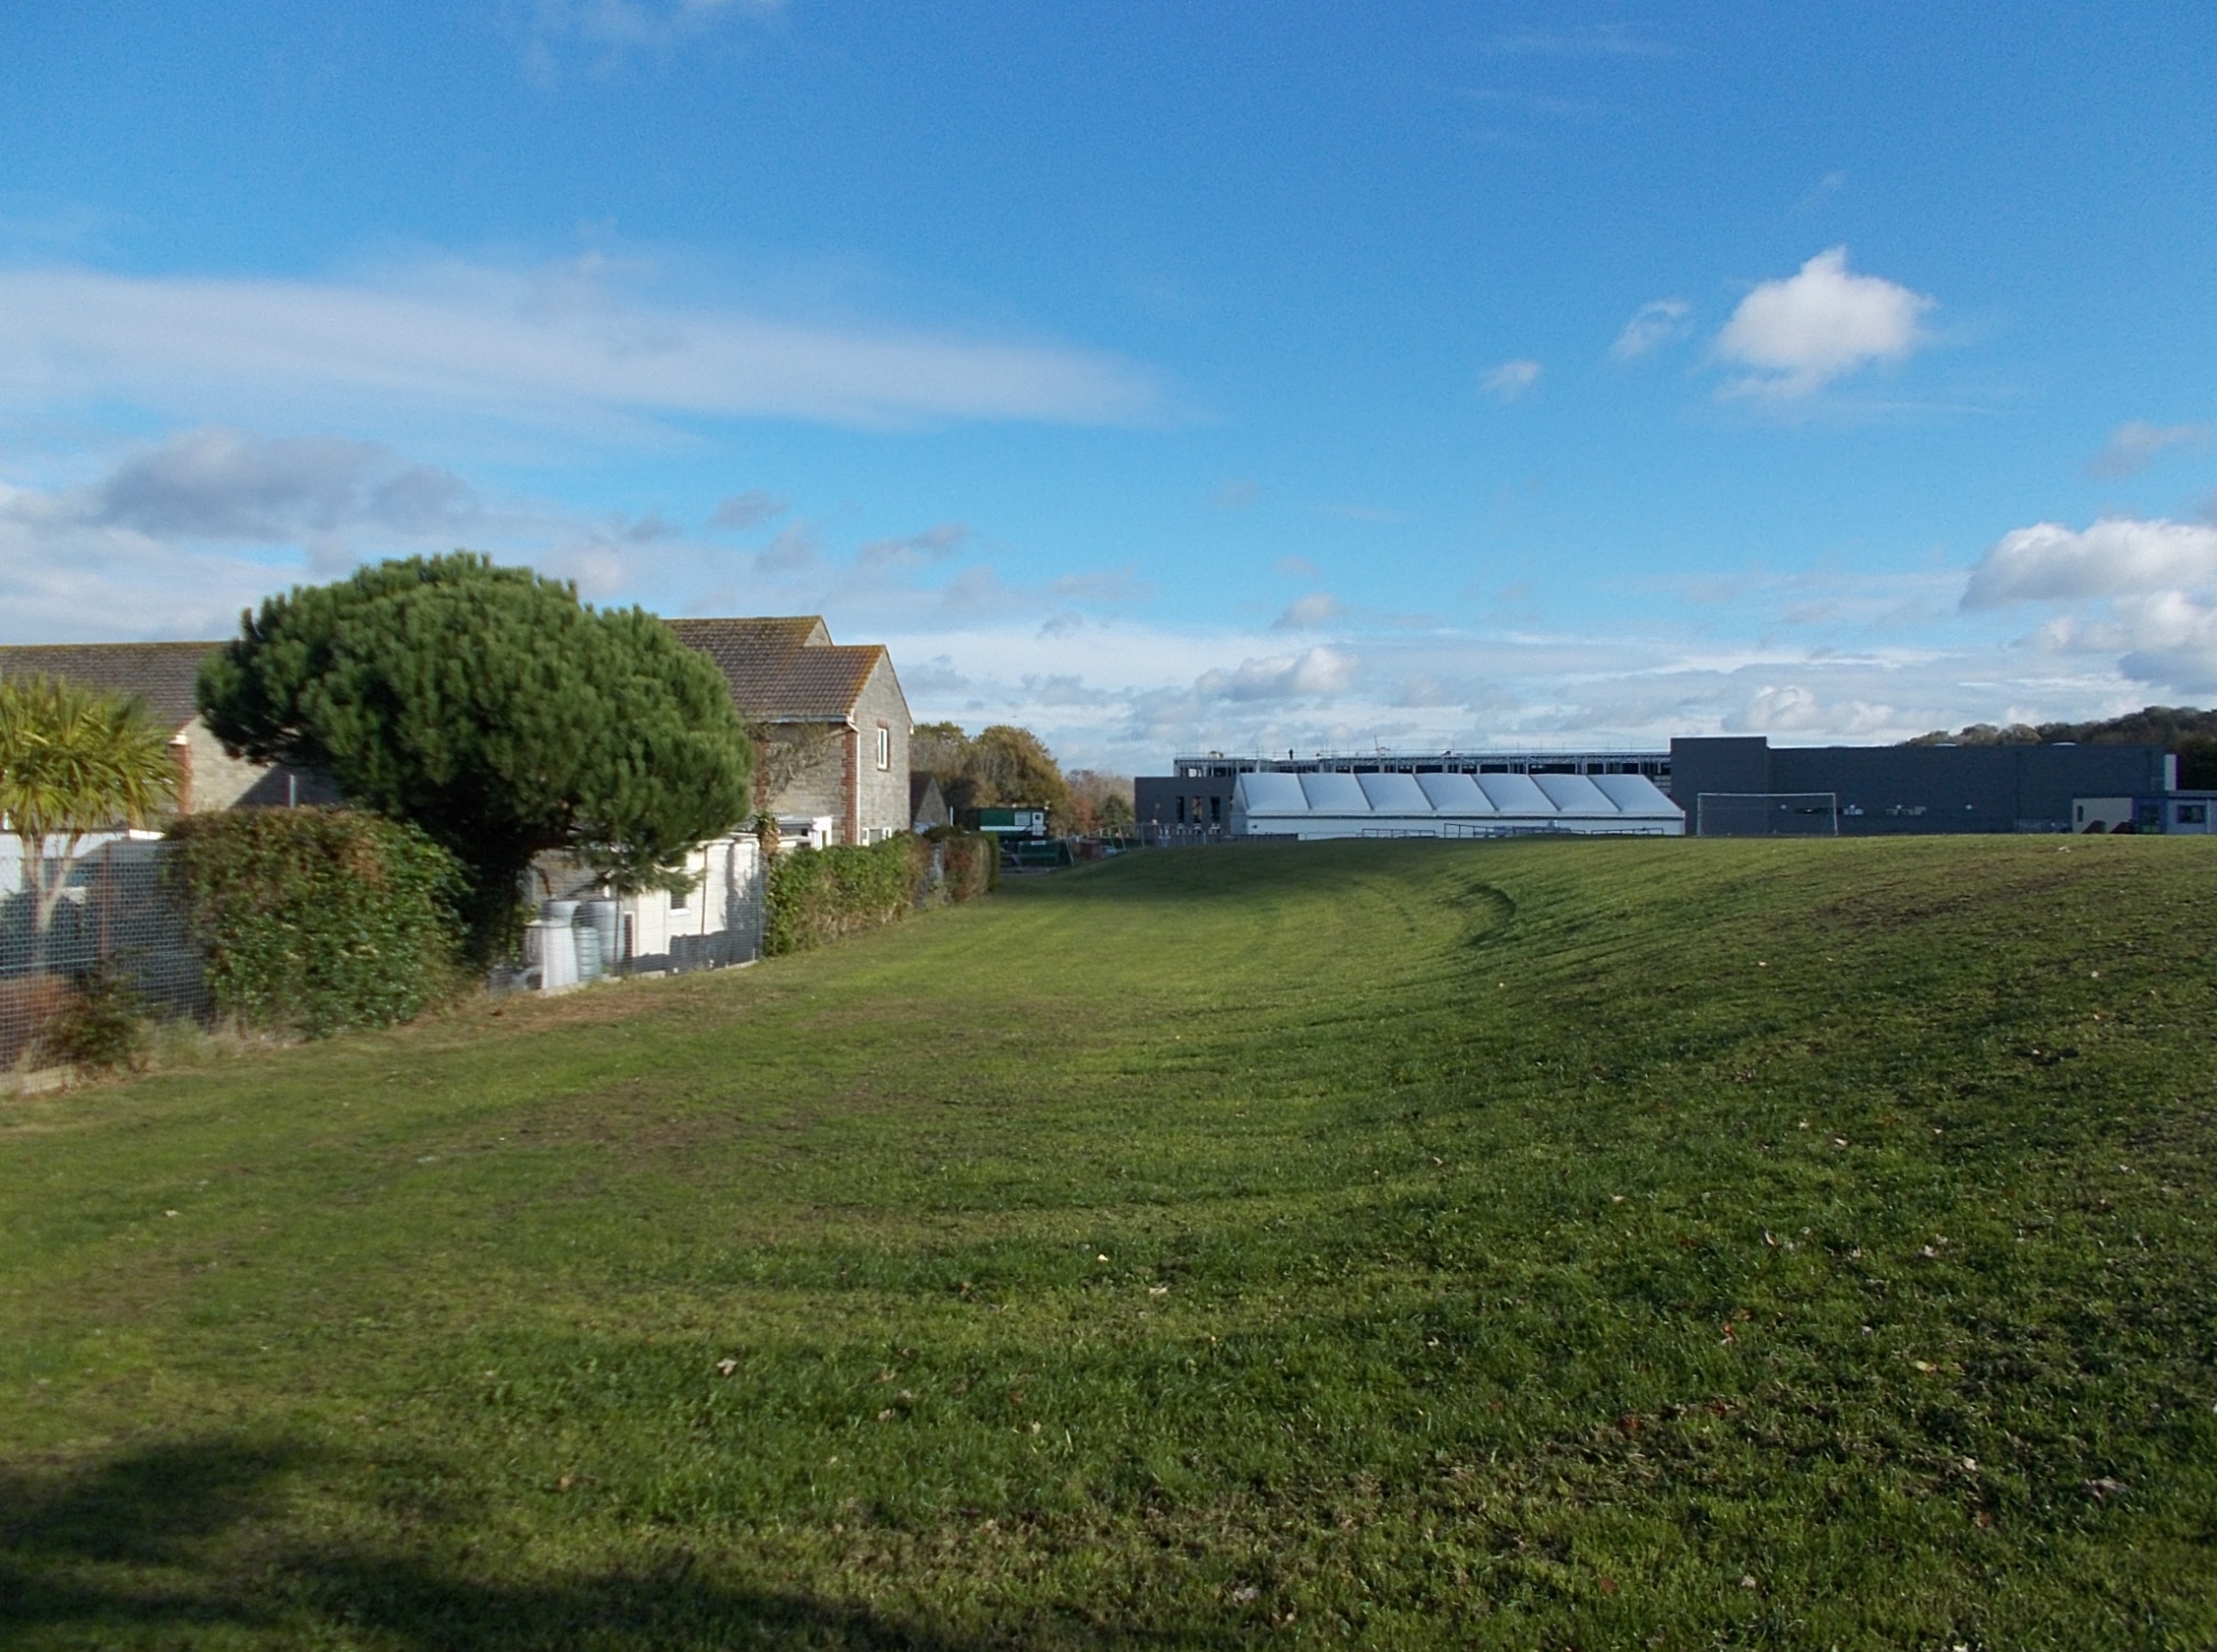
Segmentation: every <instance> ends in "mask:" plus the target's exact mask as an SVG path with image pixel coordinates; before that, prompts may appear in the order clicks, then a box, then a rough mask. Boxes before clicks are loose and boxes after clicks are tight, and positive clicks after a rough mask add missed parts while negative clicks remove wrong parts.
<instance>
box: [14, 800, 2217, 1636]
mask: <svg viewBox="0 0 2217 1652" xmlns="http://www.w3.org/2000/svg"><path fill="white" fill-rule="evenodd" d="M2212 847H2213V846H2210V845H2207V844H2203V843H2198V842H2195V841H2192V840H2162V839H2141V840H2118V841H2115V842H2110V841H2093V840H2083V839H2082V840H2078V841H2075V842H2073V843H2071V844H2069V845H2068V846H2067V849H2066V848H2065V847H2064V846H2063V845H2060V844H2059V843H2057V842H2056V841H2055V840H2045V841H2029V842H2012V841H2006V840H2004V841H1965V842H1947V841H1925V842H1903V843H1883V842H1850V843H1837V844H1819V845H1812V844H1805V843H1801V844H1791V845H1749V844H1692V843H1674V844H1664V843H1630V842H1623V843H1596V844H1522V845H1510V846H1473V847H1469V848H1461V847H1448V846H1440V845H1430V844H1346V845H1337V846H1311V847H1308V848H1303V849H1299V850H1295V849H1281V848H1259V849H1253V850H1239V851H1226V852H1195V853H1189V854H1174V855H1162V856H1157V857H1152V858H1135V859H1133V860H1129V861H1125V862H1122V863H1117V864H1112V865H1109V866H1107V867H1104V868H1101V869H1099V870H1096V871H1089V872H1086V873H1081V874H1075V875H1072V876H1069V877H1065V878H1061V879H1057V880H1053V881H1050V882H1046V883H1041V884H1033V885H1029V886H1026V887H1023V888H1020V889H1015V890H1011V891H1009V892H1007V893H1006V894H1004V895H1003V896H1001V897H998V898H996V899H995V900H993V901H992V902H989V903H984V904H982V905H981V906H979V907H976V908H972V909H966V910H962V911H958V912H954V913H949V914H944V915H940V916H936V917H934V918H932V919H930V920H929V921H923V922H919V923H917V924H914V925H910V926H908V927H907V928H905V929H903V930H900V931H897V932H893V933H889V934H885V935H882V936H878V937H873V938H870V939H868V940H865V941H862V942H858V943H853V944H850V945H848V946H845V947H842V948H839V949H837V950H835V951H832V952H829V953H824V954H818V955H814V956H810V957H805V958H800V959H793V960H787V961H783V962H779V963H775V964H772V965H767V966H764V967H762V968H760V969H757V970H753V971H749V972H745V973H743V974H738V975H730V976H723V977H715V978H694V979H691V980H687V981H683V982H677V983H668V984H663V985H653V986H634V987H624V988H617V989H612V990H606V991H600V992H596V993H591V994H586V995H583V996H581V997H577V998H572V999H568V1000H563V1001H560V1002H557V1003H553V1004H546V1005H537V1004H534V1005H518V1006H516V1007H514V1008H512V1009H510V1010H509V1011H508V1012H507V1013H506V1014H505V1015H502V1016H499V1017H498V1018H495V1017H493V1016H492V1015H490V1014H489V1013H487V1012H485V1011H482V1010H479V1011H475V1012H473V1013H472V1014H471V1015H469V1016H466V1017H462V1018H458V1019H455V1020H451V1021H447V1022H444V1023H441V1024H438V1025H432V1026H426V1027H420V1028H417V1029H413V1030H410V1031H406V1032H401V1033H397V1034H393V1035H390V1036H384V1037H376V1038H364V1039H357V1040H351V1041H347V1042H343V1043H338V1044H333V1045H329V1046H324V1047H320V1048H310V1049H302V1050H297V1051H293V1052H289V1053H285V1054H282V1055H278V1056H275V1057H272V1058H268V1059H260V1060H254V1061H247V1062H238V1063H233V1064H230V1065H227V1066H224V1067H222V1068H221V1069H214V1070H209V1071H206V1072H202V1073H198V1074H185V1075H179V1076H174V1077H168V1078H162V1079H158V1080H151V1081H146V1082H142V1083H139V1084H136V1085H133V1086H129V1087H117V1088H111V1089H106V1090H101V1091H95V1092H91V1093H87V1094H84V1095H80V1096H75V1097H69V1098H64V1099H59V1100H40V1101H34V1102H19V1103H15V1104H10V1105H7V1106H6V1110H5V1111H4V1112H0V1224H4V1232H5V1235H6V1252H5V1262H4V1269H0V1324H4V1325H5V1326H6V1327H7V1331H8V1334H7V1335H6V1337H5V1338H4V1347H0V1442H4V1443H0V1473H4V1474H5V1475H6V1476H7V1478H6V1479H5V1481H0V1511H4V1512H0V1525H4V1528H5V1531H4V1537H0V1641H5V1642H6V1643H7V1644H11V1645H13V1644H22V1645H36V1646H45V1645H56V1646H59V1645H103V1646H105V1645H149V1646H152V1645H161V1646H173V1645H182V1644H191V1645H207V1646H276V1645H294V1644H317V1645H329V1646H379V1647H416V1646H421V1647H432V1646H456V1645H473V1646H483V1647H489V1648H502V1649H506V1648H520V1647H524V1646H539V1645H564V1646H568V1645H602V1644H604V1645H608V1646H619V1645H620V1646H638V1645H671V1646H677V1645H684V1646H695V1645H697V1646H710V1645H718V1646H721V1645H732V1644H753V1643H756V1642H758V1641H759V1642H761V1643H769V1644H779V1645H789V1644H795V1645H796V1644H825V1645H873V1646H875V1645H886V1646H890V1645H912V1644H913V1645H918V1646H933V1647H938V1646H945V1647H954V1646H972V1645H980V1644H1000V1643H1003V1642H1015V1643H1020V1644H1037V1645H1060V1644H1071V1645H1097V1644H1110V1643H1116V1642H1119V1641H1124V1640H1146V1641H1148V1642H1149V1643H1150V1644H1175V1645H1187V1644H1191V1645H1217V1644H1224V1645H1230V1644H1235V1643H1240V1642H1243V1641H1244V1640H1245V1639H1247V1638H1249V1637H1251V1636H1253V1635H1255V1634H1257V1633H1261V1632H1274V1633H1275V1634H1277V1635H1278V1636H1279V1637H1281V1638H1283V1639H1285V1640H1287V1641H1289V1642H1290V1641H1295V1640H1299V1639H1302V1638H1307V1637H1311V1636H1313V1637H1315V1638H1319V1639H1331V1640H1335V1641H1337V1640H1341V1639H1343V1638H1344V1637H1345V1636H1346V1635H1347V1634H1348V1633H1350V1632H1352V1633H1353V1634H1354V1635H1355V1636H1356V1637H1357V1638H1360V1639H1366V1640H1368V1641H1371V1642H1373V1643H1376V1644H1394V1645H1415V1644H1423V1643H1425V1642H1427V1641H1436V1642H1439V1643H1448V1644H1482V1645H1491V1644H1498V1645H1503V1646H1529V1645H1548V1646H1559V1645H1564V1644H1574V1645H1576V1646H1579V1647H1587V1648H1591V1647H1598V1646H1612V1645H1660V1646H1671V1647H1694V1646H1711V1645H1719V1644H1749V1645H1753V1644H1762V1645H1797V1646H1799V1645H1805V1646H1811V1647H1816V1646H1842V1647H1862V1646H1869V1647H1880V1646H1883V1647H1900V1646H1913V1645H1916V1646H1934V1647H1943V1646H1944V1647H1953V1646H1958V1645H1965V1646H1973V1647H1990V1646H1991V1647H2002V1646H2006V1647H2011V1648H2027V1647H2046V1646H2055V1647H2085V1646H2095V1645H2101V1646H2105V1647H2125V1646H2150V1647H2153V1646H2201V1645H2208V1644H2212V1643H2217V1567H2213V1566H2212V1564H2211V1547H2212V1546H2211V1539H2212V1535H2213V1528H2217V1413H2213V1409H2212V1407H2213V1404H2217V1368H2213V1365H2212V1358H2213V1356H2212V1350H2213V1347H2217V1226H2213V1221H2217V1210H2213V1208H2212V1176H2211V1169H2212V1167H2211V1149H2212V1146H2213V1144H2217V1103H2213V1100H2212V1094H2211V1086H2210V1077H2211V1071H2212V1068H2211V1050H2212V1038H2211V1029H2212V1025H2213V1023H2212V1017H2211V1012H2212V1008H2213V1007H2217V969H2213V967H2212V964H2211V961H2210V959H2209V957H2208V954H2207V949H2206V948H2207V936H2208V927H2209V920H2208V915H2209V913H2210V912H2211V911H2212V910H2213V908H2217V899H2213V897H2217V854H2212V853H2211V850H2212ZM2097 972H2098V973H2097ZM169 1213H173V1214H169ZM720 1362H728V1365H726V1366H722V1367H720V1365H719V1363H720ZM727 1370H728V1374H726V1371H727Z"/></svg>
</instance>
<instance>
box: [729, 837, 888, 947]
mask: <svg viewBox="0 0 2217 1652" xmlns="http://www.w3.org/2000/svg"><path fill="white" fill-rule="evenodd" d="M913 841H914V840H912V839H910V838H906V837H899V838H888V839H886V840H885V841H884V842H883V843H875V844H869V845H866V846H855V845H838V846H835V847H833V848H830V849H795V850H789V851H787V852H786V853H785V854H783V855H780V856H779V857H778V858H776V859H774V860H772V861H771V862H770V868H769V875H768V887H767V889H766V891H765V893H766V895H767V898H768V899H767V904H768V908H769V910H768V913H767V914H766V915H765V919H764V922H763V932H762V950H763V951H764V952H765V953H766V954H768V955H770V956H772V957H777V956H779V955H781V954H783V953H788V952H800V951H803V950H805V949H806V948H808V947H811V946H821V945H822V944H823V943H824V942H825V941H828V940H836V939H838V938H839V937H840V936H841V935H849V934H853V933H855V931H856V930H857V929H871V928H875V927H876V926H877V925H878V924H880V923H892V922H895V921H899V920H900V919H903V918H906V917H907V916H908V914H909V910H910V908H911V907H912V906H913V905H914V904H915V898H916V882H917V879H916V859H915V853H914V850H913V849H912V848H911V845H912V843H913Z"/></svg>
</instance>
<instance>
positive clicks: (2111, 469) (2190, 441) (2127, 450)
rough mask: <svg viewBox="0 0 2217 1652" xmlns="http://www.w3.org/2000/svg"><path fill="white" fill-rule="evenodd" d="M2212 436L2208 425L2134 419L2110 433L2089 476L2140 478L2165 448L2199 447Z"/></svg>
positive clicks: (2090, 464) (2089, 465) (2088, 468)
mask: <svg viewBox="0 0 2217 1652" xmlns="http://www.w3.org/2000/svg"><path fill="white" fill-rule="evenodd" d="M2210 435H2211V430H2210V427H2209V426H2208V425H2206V424H2150V423H2148V422H2147V421H2146V420H2145V419H2138V418H2135V419H2131V420H2129V421H2127V422H2125V423H2123V424H2120V425H2119V426H2118V427H2117V428H2116V429H2115V430H2113V431H2112V432H2110V439H2109V440H2108V441H2106V442H2104V443H2103V444H2102V451H2101V452H2099V453H2097V454H2096V455H2094V457H2093V458H2092V459H2090V460H2088V461H2087V462H2086V474H2087V475H2088V476H2090V477H2134V476H2138V475H2139V474H2140V473H2141V472H2142V471H2144V470H2146V469H2147V468H2148V466H2149V465H2151V464H2152V463H2154V461H2155V459H2156V457H2157V456H2158V455H2160V454H2161V453H2162V452H2163V451H2164V449H2166V448H2173V447H2199V446H2201V445H2202V444H2203V443H2205V442H2207V441H2208V440H2209V438H2210Z"/></svg>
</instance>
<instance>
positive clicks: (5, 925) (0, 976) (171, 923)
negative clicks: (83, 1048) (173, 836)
mask: <svg viewBox="0 0 2217 1652" xmlns="http://www.w3.org/2000/svg"><path fill="white" fill-rule="evenodd" d="M62 847H63V846H62V845H61V844H60V843H58V842H50V843H48V844H47V845H45V846H44V848H45V849H46V851H47V853H45V854H44V855H43V856H41V857H39V858H38V859H37V860H36V861H35V862H34V863H32V862H27V860H26V858H25V854H24V846H23V844H22V842H21V840H19V839H16V838H13V837H7V838H0V1074H5V1073H21V1072H24V1071H28V1070H32V1069H36V1068H40V1067H47V1066H55V1065H60V1064H62V1063H63V1062H64V1061H66V1060H67V1059H68V1058H69V1056H68V1038H69V1030H70V1028H71V1027H72V1026H73V1025H74V1024H75V1023H76V1021H77V1020H78V1019H79V1018H80V1017H81V1016H82V1015H83V1014H84V1013H85V1012H86V1010H87V1008H88V1006H89V1005H92V1004H95V1003H97V1004H100V1005H103V1006H107V1007H108V1008H110V1009H111V1010H112V1009H113V1008H114V1007H116V1006H118V1005H119V1004H120V1005H122V1006H125V1007H127V1008H128V1009H129V1011H130V1012H131V1013H133V1014H137V1015H144V1016H149V1017H153V1018H156V1019H165V1018H175V1017H181V1016H190V1017H194V1018H199V1019H205V1018H206V1017H207V1016H208V1014H209V1010H210V1005H209V998H208V988H207V984H206V982H205V980H204V978H203V975H202V971H201V961H200V954H199V952H198V950H197V948H195V947H194V945H193V944H192V942H191V940H190V939H189V938H188V936H187V935H186V933H185V928H184V923H183V921H182V918H181V917H180V915H179V913H178V911H177V908H176V906H175V904H174V902H173V901H172V900H171V899H170V898H169V894H168V891H167V889H166V887H165V886H164V883H163V879H162V867H163V863H164V861H165V859H166V858H167V846H166V845H164V844H162V843H161V842H159V841H158V840H154V839H147V838H139V837H130V836H116V837H111V838H106V839H102V840H99V841H96V842H95V843H93V844H92V845H91V846H89V847H87V846H80V853H78V854H77V855H75V856H64V855H63V854H62V853H61V850H62Z"/></svg>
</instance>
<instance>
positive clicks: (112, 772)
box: [0, 676, 177, 953]
mask: <svg viewBox="0 0 2217 1652" xmlns="http://www.w3.org/2000/svg"><path fill="white" fill-rule="evenodd" d="M176 794H177V766H176V764H175V763H173V762H172V761H171V760H170V757H169V749H168V741H167V740H166V739H165V738H164V737H163V735H162V733H161V731H160V730H158V729H157V728H156V727H155V726H154V725H153V724H152V723H150V722H148V720H147V716H146V713H145V711H144V710H143V709H142V708H141V706H140V704H139V702H138V701H137V700H136V699H134V698H132V697H131V696H129V695H126V694H115V693H101V692H99V691H97V690H95V689H90V688H83V687H80V686H78V685H77V684H76V683H71V682H63V681H60V680H58V679H56V678H53V677H46V676H29V677H16V678H9V679H5V680H0V816H5V817H6V819H7V826H8V830H10V831H12V832H13V833H14V834H15V835H16V837H17V839H18V840H19V841H21V843H22V844H23V865H24V876H25V878H26V879H27V880H28V881H29V883H30V887H31V897H32V936H33V945H34V947H35V948H36V949H37V950H38V951H39V952H40V953H43V951H44V949H45V939H46V930H47V928H48V926H49V925H51V924H52V922H53V920H54V909H55V908H56V907H58V906H59V905H60V904H61V899H62V891H63V890H64V889H65V888H67V887H68V885H69V874H70V873H71V871H73V870H74V869H75V868H76V865H77V862H78V861H79V860H80V859H81V858H83V857H84V855H85V853H86V848H87V846H86V844H85V839H86V837H87V836H88V835H90V834H92V833H95V832H103V831H108V830H111V829H113V828H115V827H118V826H144V825H146V824H148V823H149V822H150V821H152V820H153V819H154V818H155V817H156V816H158V815H160V814H163V813H166V812H167V811H168V809H169V808H170V806H171V804H172V802H173V801H174V799H175V797H176ZM56 839H59V840H60V853H59V854H57V855H53V856H51V857H49V855H48V853H47V851H48V849H49V848H50V847H51V846H52V845H53V842H54V840H56Z"/></svg>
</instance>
